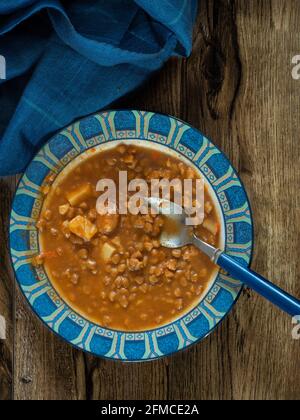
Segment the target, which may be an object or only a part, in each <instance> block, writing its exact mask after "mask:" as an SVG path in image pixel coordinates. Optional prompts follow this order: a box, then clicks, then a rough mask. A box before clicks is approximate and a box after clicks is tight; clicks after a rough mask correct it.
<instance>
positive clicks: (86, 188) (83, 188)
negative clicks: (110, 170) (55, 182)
mask: <svg viewBox="0 0 300 420" xmlns="http://www.w3.org/2000/svg"><path fill="white" fill-rule="evenodd" d="M91 195H92V186H91V184H89V183H85V184H82V185H80V186H79V187H77V188H76V189H75V190H73V191H69V192H68V193H67V194H66V196H67V199H68V201H69V203H70V204H71V206H77V205H78V204H80V203H81V202H82V201H84V200H86V199H87V198H89V197H90V196H91Z"/></svg>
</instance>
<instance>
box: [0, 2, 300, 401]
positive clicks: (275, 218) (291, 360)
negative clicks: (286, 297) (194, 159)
mask: <svg viewBox="0 0 300 420" xmlns="http://www.w3.org/2000/svg"><path fill="white" fill-rule="evenodd" d="M199 3H200V10H199V16H198V20H197V24H196V28H195V36H194V49H193V54H192V56H191V57H190V58H189V59H186V60H181V59H173V60H171V61H170V62H169V63H168V64H167V65H166V66H165V67H164V69H163V70H162V71H161V72H159V73H158V74H156V75H155V76H154V77H153V78H152V79H151V81H150V82H149V83H148V84H147V85H146V86H144V87H143V88H141V89H140V90H139V91H138V92H136V93H134V94H132V95H131V97H128V98H126V100H123V101H122V102H120V103H118V104H117V106H118V107H130V108H132V107H133V108H140V109H148V110H153V111H161V112H166V113H169V114H172V115H175V116H177V117H180V118H182V119H183V120H186V121H187V122H189V123H191V124H192V125H194V126H195V127H197V128H199V129H200V130H202V131H203V132H204V133H206V135H208V136H210V137H211V138H212V139H213V140H214V141H215V142H216V144H217V145H218V146H220V147H221V148H222V150H224V152H225V153H227V155H228V156H229V157H230V159H231V160H232V162H233V163H234V165H235V167H236V168H237V169H238V172H239V174H240V176H241V178H242V179H243V181H244V183H245V186H246V188H247V191H248V193H249V196H250V200H251V203H252V206H253V212H254V220H255V257H254V261H253V267H254V269H256V270H258V271H259V272H260V273H262V274H263V275H265V276H267V277H269V278H271V279H273V280H274V281H275V282H277V283H278V284H279V285H280V286H282V287H284V288H286V289H287V290H288V291H289V292H291V293H293V294H295V295H297V296H298V297H300V279H299V264H298V261H299V245H300V244H299V222H300V218H299V216H300V214H299V212H300V206H299V185H300V171H299V158H300V150H299V145H300V122H299V111H300V80H299V81H296V80H294V79H293V78H292V75H291V72H292V64H291V60H292V57H293V56H294V55H296V54H300V42H299V41H300V26H299V25H300V2H299V0H251V1H247V0H219V1H213V0H211V1H210V0H207V1H204V0H201V1H200V2H199ZM15 182H16V179H15V178H14V177H10V178H4V179H1V180H0V206H1V212H0V215H1V225H0V228H1V231H0V237H1V245H0V247H1V248H0V261H1V262H0V264H1V266H0V314H3V315H4V316H5V318H6V323H7V325H6V326H7V339H6V340H2V341H0V399H12V398H14V399H17V400H19V399H166V398H168V399H299V397H300V367H299V361H300V340H298V341H297V340H293V339H292V322H291V319H290V318H289V317H288V316H286V315H284V314H283V313H280V311H279V310H277V309H275V308H274V307H272V306H271V305H270V304H269V303H267V302H265V301H264V300H263V299H262V298H260V297H258V296H257V295H256V294H254V293H253V292H250V291H248V290H246V291H245V292H244V294H243V295H242V297H241V299H240V301H239V302H238V304H237V305H236V307H235V308H234V310H233V312H232V313H231V314H230V316H229V317H228V318H227V319H226V320H225V322H223V324H222V325H221V326H220V327H219V328H218V329H217V331H215V332H214V333H213V334H212V335H211V336H210V337H209V338H207V339H206V340H205V341H204V342H202V343H200V344H199V345H196V346H194V347H193V348H192V349H190V350H189V351H186V352H183V353H180V354H178V355H175V356H174V357H170V358H168V359H165V360H159V361H156V362H153V363H146V364H129V365H128V364H126V365H123V364H119V363H115V362H109V361H105V360H101V359H96V358H95V357H92V356H88V355H86V354H83V353H82V352H80V351H77V350H74V349H72V348H71V346H69V345H67V344H66V343H64V342H63V341H62V340H60V339H59V338H57V337H55V336H54V335H53V334H52V333H50V332H49V331H48V330H47V329H46V328H45V327H44V326H43V325H42V324H41V323H40V322H39V321H38V320H37V318H36V317H35V315H33V313H32V312H31V310H30V309H29V307H28V305H27V303H26V302H25V300H24V298H23V297H22V296H21V294H20V292H19V290H18V288H17V287H16V285H15V281H14V277H13V274H12V270H11V266H10V262H9V254H8V243H7V240H6V239H4V238H5V237H6V235H7V231H8V216H9V209H10V205H11V200H12V196H13V193H14V190H15Z"/></svg>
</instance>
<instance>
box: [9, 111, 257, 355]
mask: <svg viewBox="0 0 300 420" xmlns="http://www.w3.org/2000/svg"><path fill="white" fill-rule="evenodd" d="M132 139H138V140H144V141H148V142H149V141H150V142H153V143H154V144H155V143H159V144H161V145H164V146H166V147H168V148H171V149H173V150H176V151H177V152H179V153H180V154H182V155H183V156H185V157H186V158H188V159H189V160H190V161H191V162H192V163H193V164H194V165H196V166H197V167H198V168H199V169H200V171H201V173H202V174H203V175H204V176H205V177H206V179H207V180H208V182H209V183H210V184H211V186H212V188H213V190H214V192H215V194H216V197H217V198H218V200H219V203H220V206H221V208H222V213H223V219H224V225H225V231H226V232H225V236H226V238H225V243H226V251H227V253H229V254H230V255H232V256H233V257H234V258H237V260H239V262H240V263H241V264H244V265H248V264H249V262H250V259H251V256H252V242H253V232H252V218H251V211H250V207H249V203H248V199H247V196H246V193H245V190H244V188H243V186H242V184H241V182H240V180H239V178H238V176H237V174H236V172H235V170H234V169H233V167H232V166H231V164H230V162H229V161H228V159H227V158H226V157H225V156H224V155H223V154H222V153H221V151H220V150H219V149H218V148H216V146H214V144H213V143H211V142H210V141H209V140H208V139H207V138H206V137H205V136H203V135H202V134H201V133H200V132H199V131H197V130H195V129H194V128H192V127H191V126H189V125H187V124H186V123H184V122H182V121H180V120H177V119H175V118H172V117H169V116H166V115H162V114H155V113H152V112H145V111H125V110H122V111H109V112H101V113H97V114H95V115H93V116H89V117H87V118H84V119H82V120H80V121H78V122H76V123H74V124H73V125H71V126H69V127H67V128H65V129H64V130H62V131H61V132H60V133H58V134H57V135H55V136H54V137H53V138H52V139H51V140H50V141H49V142H48V143H47V144H46V145H45V146H44V147H43V148H42V149H41V150H40V151H39V153H38V154H37V155H36V157H35V158H34V159H33V161H32V162H31V163H30V165H29V166H28V168H27V170H26V172H25V174H24V175H23V177H22V179H21V181H20V183H19V187H18V189H17V192H16V195H15V199H14V203H13V207H12V211H11V218H10V244H11V249H10V250H11V258H12V263H13V266H14V270H15V272H16V277H17V281H18V283H19V285H20V288H21V290H22V291H23V293H24V295H25V296H26V298H27V300H28V302H29V304H30V305H31V307H32V309H33V310H34V312H35V313H36V314H37V315H38V316H39V317H40V319H41V320H42V321H43V322H44V323H45V324H46V325H47V326H48V327H49V328H50V329H51V330H52V331H54V332H55V333H57V334H58V335H59V336H61V337H62V338H64V339H65V340H67V341H68V342H70V343H71V344H73V345H74V346H76V347H78V348H80V349H82V350H84V351H87V352H91V353H93V354H95V355H97V356H102V357H106V358H110V359H116V360H123V361H141V360H153V359H156V358H159V357H162V356H166V355H169V354H171V353H174V352H177V351H179V350H182V349H184V348H187V347H189V346H190V345H192V344H194V343H195V342H197V341H199V340H201V339H202V338H204V337H206V336H207V335H208V334H209V333H210V332H211V331H212V330H213V329H214V328H215V327H216V326H217V325H218V324H219V322H220V321H222V320H223V319H224V317H225V316H226V315H227V314H228V312H229V311H230V309H231V308H232V306H233V304H234V303H235V301H236V299H237V298H238V295H239V293H240V291H241V288H242V284H241V283H240V282H238V281H236V280H234V279H232V278H231V277H229V276H227V275H226V274H225V273H222V271H220V272H219V275H218V276H217V278H216V280H215V282H214V284H213V285H212V286H211V288H210V290H209V292H208V293H207V295H206V297H205V299H204V300H202V301H201V303H200V304H199V305H198V306H197V307H196V308H194V309H193V310H192V311H190V312H189V313H188V314H187V315H185V316H183V317H182V318H181V319H179V320H177V321H174V322H172V323H170V324H169V325H166V326H164V327H162V328H157V329H154V330H151V331H146V332H138V333H136V332H133V333H124V332H120V331H114V330H110V329H106V328H102V327H100V326H98V325H95V324H93V323H92V322H90V321H88V320H86V319H84V318H83V317H82V316H80V315H79V314H77V313H76V312H75V311H73V310H72V309H71V308H70V307H69V306H68V305H67V304H66V303H65V302H64V301H63V300H62V299H61V298H60V297H59V296H58V295H57V292H56V291H55V290H54V289H53V287H52V285H51V283H50V281H49V279H48V277H47V274H46V273H45V271H44V269H43V267H39V268H33V266H32V265H31V261H32V258H33V257H34V256H35V255H37V253H38V252H39V250H38V232H37V230H36V228H35V223H36V221H37V219H38V217H39V214H40V211H41V208H42V204H43V195H42V193H41V189H42V187H43V186H44V185H45V183H46V177H47V176H48V175H49V174H50V173H51V174H55V175H57V174H59V173H60V171H61V170H62V169H63V168H64V167H65V166H66V165H67V164H68V163H69V162H70V161H72V160H73V159H74V158H75V157H76V156H78V155H79V154H81V153H82V152H84V151H85V150H87V149H89V148H94V147H97V145H99V144H102V143H105V142H110V141H120V140H121V141H125V142H126V140H132ZM154 144H153V146H154V147H155V145H154Z"/></svg>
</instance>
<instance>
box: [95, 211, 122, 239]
mask: <svg viewBox="0 0 300 420" xmlns="http://www.w3.org/2000/svg"><path fill="white" fill-rule="evenodd" d="M119 218H120V216H119V215H118V214H103V215H102V214H97V227H98V230H99V232H100V233H103V234H104V235H109V234H110V233H112V232H113V231H114V230H115V229H116V228H117V226H118V223H119Z"/></svg>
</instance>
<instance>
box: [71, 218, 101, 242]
mask: <svg viewBox="0 0 300 420" xmlns="http://www.w3.org/2000/svg"><path fill="white" fill-rule="evenodd" d="M69 230H70V231H71V232H72V233H74V234H75V235H77V236H79V237H80V238H82V239H84V240H85V241H90V240H91V239H92V237H93V236H94V235H95V234H96V233H97V227H96V226H95V225H94V224H93V223H92V222H90V221H89V219H87V218H86V217H84V216H76V217H74V219H72V220H70V222H69Z"/></svg>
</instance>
